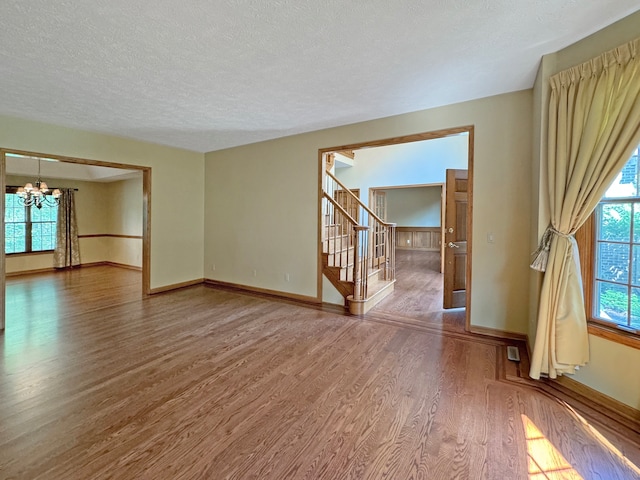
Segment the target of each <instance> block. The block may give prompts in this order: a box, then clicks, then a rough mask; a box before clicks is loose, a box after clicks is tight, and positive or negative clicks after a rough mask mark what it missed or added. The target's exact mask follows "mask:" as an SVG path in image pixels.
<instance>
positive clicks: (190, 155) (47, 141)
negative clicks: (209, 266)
mask: <svg viewBox="0 0 640 480" xmlns="http://www.w3.org/2000/svg"><path fill="white" fill-rule="evenodd" d="M0 147H2V148H7V149H16V150H25V151H32V152H38V153H43V154H51V155H63V156H70V157H79V158H86V159H92V160H100V161H103V162H113V163H124V164H130V165H140V166H148V167H151V169H152V175H151V186H152V190H151V288H157V287H162V286H165V285H172V284H176V283H181V282H185V281H190V280H194V279H198V278H202V277H203V270H202V258H203V251H204V247H203V238H204V233H203V232H204V228H203V222H204V215H203V212H204V191H203V189H204V183H203V178H204V162H203V158H204V155H203V154H202V153H197V152H190V151H187V150H181V149H177V148H170V147H164V146H160V145H153V144H150V143H145V142H139V141H135V140H129V139H125V138H118V137H114V136H109V135H102V134H97V133H91V132H83V131H79V130H73V129H68V128H64V127H58V126H54V125H48V124H44V123H39V122H31V121H26V120H20V119H15V118H9V117H0ZM167 192H171V194H170V195H168V194H167ZM81 248H82V246H81Z"/></svg>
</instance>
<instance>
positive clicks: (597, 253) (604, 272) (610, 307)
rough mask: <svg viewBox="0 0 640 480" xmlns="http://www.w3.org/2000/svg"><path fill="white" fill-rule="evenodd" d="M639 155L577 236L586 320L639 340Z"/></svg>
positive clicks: (636, 152) (626, 168) (627, 166)
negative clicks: (588, 319)
mask: <svg viewBox="0 0 640 480" xmlns="http://www.w3.org/2000/svg"><path fill="white" fill-rule="evenodd" d="M639 153H640V148H637V149H636V150H635V152H634V153H633V155H632V156H631V158H630V159H629V161H628V162H627V164H626V165H625V166H624V168H623V169H622V171H621V172H620V173H619V174H618V176H617V177H616V179H615V181H614V182H613V184H612V185H611V186H610V187H609V189H608V190H607V192H606V193H605V195H604V197H603V198H602V200H601V201H600V203H599V204H598V206H597V207H596V209H595V211H594V213H593V215H592V216H591V218H590V219H589V221H587V223H586V224H585V225H584V226H583V227H582V228H581V230H580V231H579V232H578V233H577V234H576V239H577V240H578V245H579V247H580V256H581V259H582V269H583V284H584V288H585V303H586V307H587V314H588V315H587V317H588V318H590V320H591V321H592V322H593V324H595V325H599V326H604V327H607V328H609V329H610V330H612V331H616V332H619V333H623V332H624V333H627V334H631V335H632V336H634V337H635V336H638V337H640V164H639V163H640V162H639V160H640V159H639ZM590 331H591V329H590ZM592 333H594V332H593V331H592Z"/></svg>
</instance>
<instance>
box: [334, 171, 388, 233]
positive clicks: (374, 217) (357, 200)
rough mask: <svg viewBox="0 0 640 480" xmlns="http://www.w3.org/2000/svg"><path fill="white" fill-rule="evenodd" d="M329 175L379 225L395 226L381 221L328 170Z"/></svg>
mask: <svg viewBox="0 0 640 480" xmlns="http://www.w3.org/2000/svg"><path fill="white" fill-rule="evenodd" d="M327 175H329V176H330V177H331V178H332V179H333V180H334V181H335V182H336V183H337V184H338V185H340V187H342V188H343V189H344V191H346V192H348V195H351V197H352V198H353V199H354V200H355V201H356V202H358V205H360V206H361V207H362V208H363V209H364V210H365V211H366V212H367V213H368V214H369V215H371V216H372V217H373V219H374V220H376V221H377V222H378V223H381V224H382V225H385V226H387V227H390V226H391V225H393V224H391V223H387V222H385V221H383V220H381V219H380V218H379V217H378V216H377V215H376V214H375V213H373V212H372V211H371V210H370V209H369V207H367V206H366V205H365V204H364V203H362V200H360V199H359V198H358V197H356V196H355V195H354V193H353V192H352V191H351V190H349V189H348V188H347V187H345V186H344V184H343V183H342V182H341V181H340V180H338V179H337V178H336V177H335V176H334V175H333V173H331V172H330V171H328V170H327ZM325 195H326V193H325Z"/></svg>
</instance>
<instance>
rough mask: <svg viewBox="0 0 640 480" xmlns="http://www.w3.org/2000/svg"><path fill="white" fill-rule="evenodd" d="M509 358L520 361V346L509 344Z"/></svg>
mask: <svg viewBox="0 0 640 480" xmlns="http://www.w3.org/2000/svg"><path fill="white" fill-rule="evenodd" d="M507 358H508V359H509V360H511V361H512V362H519V361H520V352H519V351H518V347H514V346H513V345H509V346H508V347H507Z"/></svg>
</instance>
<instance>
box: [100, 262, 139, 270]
mask: <svg viewBox="0 0 640 480" xmlns="http://www.w3.org/2000/svg"><path fill="white" fill-rule="evenodd" d="M104 263H105V265H109V266H110V267H118V268H126V269H127V270H135V271H136V272H141V271H142V267H138V266H136V265H127V264H126V263H118V262H104Z"/></svg>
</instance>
